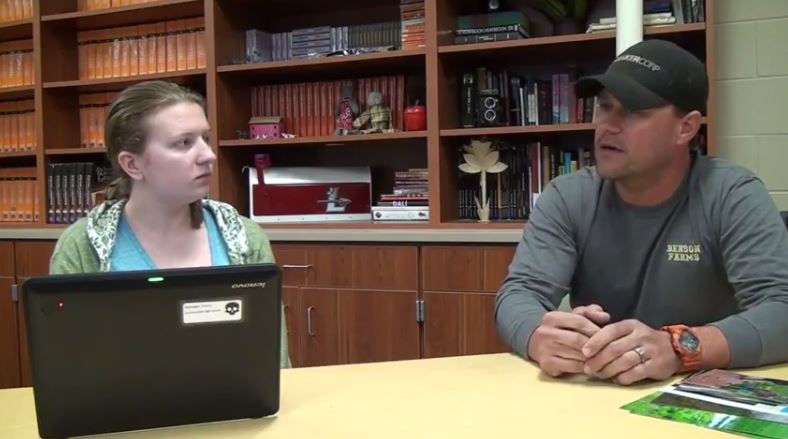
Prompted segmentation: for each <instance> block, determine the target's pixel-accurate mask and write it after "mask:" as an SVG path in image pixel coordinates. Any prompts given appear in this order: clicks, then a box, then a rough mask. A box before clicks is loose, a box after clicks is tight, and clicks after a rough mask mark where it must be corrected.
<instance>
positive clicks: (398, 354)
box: [338, 290, 419, 363]
mask: <svg viewBox="0 0 788 439" xmlns="http://www.w3.org/2000/svg"><path fill="white" fill-rule="evenodd" d="M338 294H339V322H340V326H339V328H340V333H339V341H340V343H339V350H340V359H342V360H344V361H345V362H348V363H366V362H373V361H391V360H408V359H415V358H419V324H418V322H417V321H416V300H417V299H418V293H417V292H416V291H355V290H340V291H339V292H338Z"/></svg>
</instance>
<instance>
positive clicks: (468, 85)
mask: <svg viewBox="0 0 788 439" xmlns="http://www.w3.org/2000/svg"><path fill="white" fill-rule="evenodd" d="M575 81H576V74H575V73H573V72H569V73H553V74H552V75H549V76H537V75H531V74H526V75H517V74H515V73H514V72H510V71H509V70H502V71H498V72H496V71H492V70H489V69H487V68H485V67H480V68H478V69H476V71H475V72H466V73H464V74H463V75H462V78H461V81H460V82H461V87H462V88H461V90H460V93H461V102H462V106H461V112H460V124H461V126H462V127H463V128H472V127H476V126H500V125H507V126H525V125H548V124H564V123H581V122H591V121H592V120H593V115H594V99H593V98H577V97H576V96H575V87H574V84H575ZM490 111H493V112H494V113H492V115H490V114H491V113H490Z"/></svg>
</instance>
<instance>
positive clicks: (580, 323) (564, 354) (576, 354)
mask: <svg viewBox="0 0 788 439" xmlns="http://www.w3.org/2000/svg"><path fill="white" fill-rule="evenodd" d="M609 320H610V315H609V314H608V313H606V312H604V311H603V310H602V307H600V306H599V305H589V306H579V307H577V308H575V309H573V310H572V312H571V313H569V312H561V311H552V312H549V313H547V314H545V316H544V318H543V319H542V324H541V325H539V327H537V328H536V330H535V331H534V333H533V334H532V335H531V338H530V340H529V342H528V356H529V357H530V358H531V359H532V360H534V361H536V362H537V363H539V367H541V368H542V370H543V371H545V373H547V374H548V375H550V376H553V377H558V376H561V375H563V374H565V373H583V366H584V365H585V356H584V355H583V353H582V352H581V351H580V349H582V347H583V345H585V343H586V341H588V339H589V338H590V337H591V336H592V335H594V334H596V332H597V331H599V328H600V326H603V325H604V324H605V323H607V322H608V321H609Z"/></svg>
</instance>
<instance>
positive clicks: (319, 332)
mask: <svg viewBox="0 0 788 439" xmlns="http://www.w3.org/2000/svg"><path fill="white" fill-rule="evenodd" d="M299 304H300V306H299V307H298V310H299V314H300V315H301V321H302V322H303V323H302V325H301V334H300V335H301V337H300V349H301V358H302V364H300V366H322V365H326V364H339V363H343V361H341V360H340V356H339V344H340V342H339V318H338V313H337V292H336V290H333V289H318V288H302V289H301V290H300V297H299ZM295 366H298V365H295Z"/></svg>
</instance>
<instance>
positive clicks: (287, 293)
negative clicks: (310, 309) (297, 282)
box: [282, 287, 303, 367]
mask: <svg viewBox="0 0 788 439" xmlns="http://www.w3.org/2000/svg"><path fill="white" fill-rule="evenodd" d="M300 299H301V292H300V291H299V289H298V288H297V287H282V305H284V308H285V320H286V321H287V347H288V351H289V352H290V363H291V365H292V366H293V367H300V366H301V333H302V332H303V329H302V327H301V312H300V311H299V310H300V309H301V307H300V305H299V302H300Z"/></svg>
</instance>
